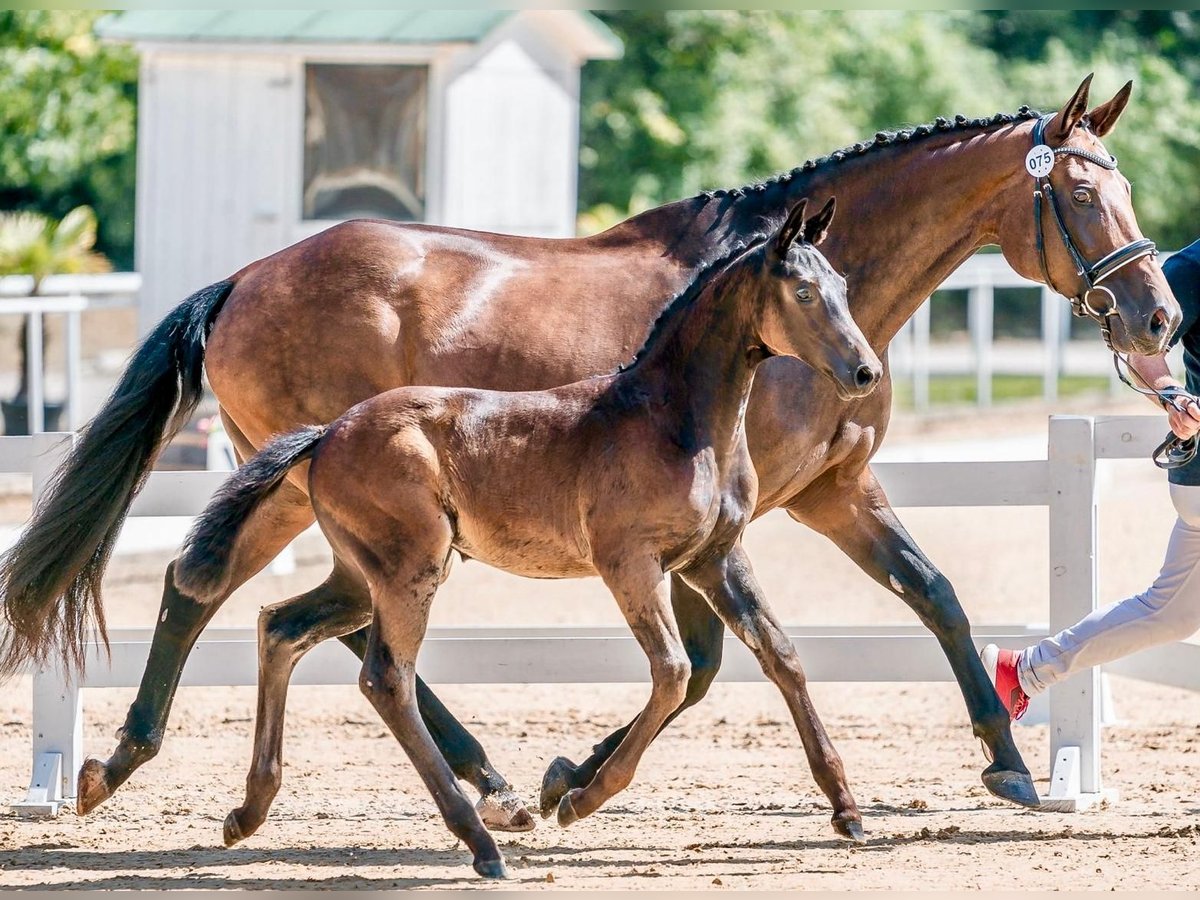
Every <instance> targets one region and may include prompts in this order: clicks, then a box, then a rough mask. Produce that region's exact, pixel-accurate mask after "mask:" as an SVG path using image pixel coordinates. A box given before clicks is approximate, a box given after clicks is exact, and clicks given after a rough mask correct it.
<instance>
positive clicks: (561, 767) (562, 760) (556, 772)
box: [538, 756, 575, 819]
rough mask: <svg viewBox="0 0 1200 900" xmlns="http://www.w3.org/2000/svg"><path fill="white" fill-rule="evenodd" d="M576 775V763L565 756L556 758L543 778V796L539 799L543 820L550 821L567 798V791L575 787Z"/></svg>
mask: <svg viewBox="0 0 1200 900" xmlns="http://www.w3.org/2000/svg"><path fill="white" fill-rule="evenodd" d="M574 774H575V763H573V762H571V761H570V760H569V759H567V758H566V757H565V756H558V757H555V759H554V762H552V763H550V766H549V768H547V769H546V774H545V775H543V776H542V795H541V797H540V798H539V799H538V807H539V809H540V811H541V814H542V818H543V819H548V818H550V816H551V815H552V814H553V813H554V810H555V809H556V808H557V807H558V801H560V800H561V799H562V798H563V797H565V796H566V794H567V791H569V790H571V788H572V787H574V784H572V776H573V775H574Z"/></svg>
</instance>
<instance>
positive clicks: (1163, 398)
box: [1113, 350, 1198, 469]
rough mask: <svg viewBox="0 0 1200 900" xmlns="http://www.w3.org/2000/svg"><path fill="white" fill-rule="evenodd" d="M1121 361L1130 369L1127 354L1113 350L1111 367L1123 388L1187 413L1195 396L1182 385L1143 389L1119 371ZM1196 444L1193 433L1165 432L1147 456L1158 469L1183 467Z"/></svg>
mask: <svg viewBox="0 0 1200 900" xmlns="http://www.w3.org/2000/svg"><path fill="white" fill-rule="evenodd" d="M1122 364H1124V366H1125V368H1126V369H1128V370H1129V371H1131V372H1132V371H1133V366H1131V365H1130V364H1129V357H1128V356H1126V355H1125V354H1124V353H1118V352H1117V351H1115V350H1114V351H1113V368H1115V369H1116V370H1117V377H1118V378H1120V379H1121V381H1122V383H1124V384H1125V385H1126V386H1127V387H1129V388H1131V389H1132V390H1134V391H1136V392H1137V393H1139V394H1141V395H1142V396H1143V397H1153V398H1154V399H1155V400H1157V401H1158V403H1159V405H1160V406H1161V407H1162V408H1163V409H1166V408H1167V404H1170V405H1171V408H1172V409H1174V410H1175V411H1176V412H1181V413H1183V412H1187V404H1188V401H1189V400H1192V401H1194V400H1195V398H1194V397H1193V396H1192V395H1191V394H1189V393H1188V392H1187V391H1185V390H1184V389H1183V388H1177V387H1167V388H1164V389H1163V390H1161V391H1159V390H1155V389H1153V388H1144V387H1141V386H1139V385H1136V384H1134V383H1133V381H1132V379H1130V378H1129V376H1128V375H1126V374H1125V373H1124V372H1123V371H1121V365H1122ZM1197 445H1198V442H1197V436H1196V435H1192V436H1191V437H1190V438H1181V437H1179V436H1178V435H1177V434H1175V433H1174V432H1172V433H1170V434H1168V435H1167V439H1166V440H1165V441H1163V442H1162V443H1161V444H1159V445H1158V447H1156V448H1155V450H1154V452H1153V453H1152V454H1151V455H1150V458H1151V459H1152V460H1154V464H1155V465H1156V466H1158V467H1159V468H1160V469H1178V468H1180V467H1182V466H1186V465H1187V464H1188V463H1190V462H1191V461H1192V460H1193V459H1195V458H1196V450H1197Z"/></svg>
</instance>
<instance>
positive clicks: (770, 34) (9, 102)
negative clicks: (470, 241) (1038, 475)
mask: <svg viewBox="0 0 1200 900" xmlns="http://www.w3.org/2000/svg"><path fill="white" fill-rule="evenodd" d="M599 15H600V16H601V17H602V18H603V19H604V20H605V21H606V22H607V23H608V24H609V25H610V26H611V27H612V28H613V29H614V30H615V31H616V32H617V33H618V34H619V35H620V36H621V37H622V39H623V40H624V41H625V50H626V52H625V57H624V59H621V60H617V61H614V62H593V63H589V64H588V66H587V67H586V68H585V70H584V75H583V86H582V90H583V106H582V113H581V132H582V134H581V148H580V170H581V171H580V203H579V208H580V210H581V215H580V220H579V222H580V229H581V230H582V231H585V232H591V231H596V230H598V229H600V228H603V227H605V226H607V225H609V224H612V223H613V222H615V221H618V220H619V219H621V218H624V217H625V216H627V215H629V214H630V213H634V212H638V211H640V210H642V209H645V208H647V207H649V206H653V205H655V204H658V203H663V202H666V201H669V200H672V199H676V198H678V197H683V196H687V195H689V194H693V193H695V192H697V191H699V190H701V189H704V188H708V187H728V186H732V185H735V184H741V183H744V182H746V181H749V180H751V179H755V178H761V177H764V176H767V175H770V174H773V173H775V172H778V171H781V170H784V169H788V168H791V167H792V166H795V165H797V164H798V163H800V162H802V161H803V160H805V159H807V158H808V157H811V156H817V155H822V154H824V153H828V152H829V151H831V150H833V149H836V148H838V147H841V146H843V145H845V144H848V143H851V142H853V141H856V140H860V139H863V138H866V137H869V136H871V135H872V134H874V132H875V131H877V130H879V129H880V128H890V127H895V126H899V125H903V124H912V123H916V122H925V121H928V120H930V119H932V118H934V117H935V116H937V115H951V114H954V113H959V112H961V113H965V114H967V115H984V114H988V113H992V112H996V111H998V110H1012V109H1014V108H1015V107H1017V106H1019V105H1020V104H1022V103H1029V104H1030V105H1032V106H1040V107H1043V108H1051V107H1053V106H1056V105H1057V104H1059V103H1061V102H1062V101H1063V100H1064V99H1065V97H1066V96H1067V93H1068V92H1069V91H1070V90H1072V89H1073V88H1074V87H1075V85H1076V84H1078V82H1079V79H1080V77H1082V76H1083V75H1084V74H1086V73H1087V72H1091V71H1095V72H1096V81H1095V85H1096V91H1097V93H1098V94H1103V95H1105V97H1107V96H1109V95H1111V94H1112V93H1113V92H1115V91H1116V90H1117V88H1119V87H1120V86H1121V85H1122V84H1124V82H1125V81H1126V80H1128V79H1130V78H1132V79H1134V82H1135V90H1134V98H1133V103H1132V104H1131V106H1130V109H1129V111H1128V112H1127V113H1126V114H1125V118H1124V120H1123V121H1122V123H1121V126H1120V127H1119V128H1118V129H1117V131H1116V132H1115V133H1114V134H1113V135H1112V136H1111V138H1110V139H1109V140H1108V144H1109V148H1110V149H1111V150H1112V151H1113V152H1114V153H1115V154H1116V155H1117V156H1118V157H1119V158H1120V159H1121V163H1122V170H1123V171H1124V172H1125V174H1126V175H1127V176H1128V177H1129V178H1130V179H1131V180H1132V181H1133V182H1134V201H1135V203H1136V205H1137V209H1138V216H1139V220H1140V222H1141V224H1142V227H1143V229H1144V230H1145V231H1146V233H1147V234H1148V235H1149V236H1150V237H1152V238H1154V239H1155V240H1156V241H1158V242H1159V243H1160V244H1161V245H1162V246H1164V247H1168V248H1175V247H1179V246H1181V245H1183V244H1184V243H1186V242H1188V241H1190V240H1192V239H1193V238H1194V237H1195V235H1196V233H1197V232H1198V231H1200V227H1198V226H1197V224H1196V220H1195V216H1194V213H1193V211H1192V203H1191V198H1192V197H1193V196H1194V195H1195V192H1196V189H1197V185H1200V152H1198V151H1197V149H1196V148H1197V147H1198V146H1200V13H1194V12H1186V11H1140V12H1139V11H1129V10H1087V11H1024V10H1022V11H979V10H976V11H953V12H904V11H894V10H893V11H880V10H875V11H868V10H856V11H829V10H826V11H798V12H776V11H753V10H750V11H739V10H671V11H658V12H649V11H640V10H617V11H611V12H602V13H599ZM98 16H99V13H97V12H94V11H85V10H42V11H14V10H3V11H0V98H3V102H0V209H37V210H39V211H41V212H44V213H47V214H49V215H51V216H55V217H57V216H62V215H65V214H66V213H67V211H68V210H70V209H72V208H74V207H75V206H78V205H80V204H88V205H90V206H92V207H93V208H95V210H96V213H97V217H98V219H99V238H98V247H99V249H100V250H102V251H103V252H104V253H105V254H106V255H107V256H109V257H110V258H111V259H112V260H113V261H114V262H115V263H116V265H117V266H118V267H128V266H129V265H131V263H132V259H133V208H134V207H133V204H134V143H135V114H136V88H137V60H136V55H135V54H134V53H133V51H132V50H131V49H130V48H128V47H125V46H109V45H104V44H101V43H100V42H98V41H97V40H96V38H95V37H94V36H93V34H92V25H93V23H94V21H95V19H96V18H97V17H98Z"/></svg>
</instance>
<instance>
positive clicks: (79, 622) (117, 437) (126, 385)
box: [0, 281, 233, 678]
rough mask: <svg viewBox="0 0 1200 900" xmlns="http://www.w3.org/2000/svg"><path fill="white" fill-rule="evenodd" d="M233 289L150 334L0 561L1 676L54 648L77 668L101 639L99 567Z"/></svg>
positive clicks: (192, 403)
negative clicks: (94, 632) (91, 642)
mask: <svg viewBox="0 0 1200 900" xmlns="http://www.w3.org/2000/svg"><path fill="white" fill-rule="evenodd" d="M232 290H233V282H231V281H221V282H218V283H217V284H214V285H210V286H209V287H206V288H204V289H202V290H199V291H197V292H196V293H194V294H192V296H190V297H188V298H187V299H186V300H184V301H183V303H181V304H179V306H177V307H175V309H173V310H172V311H171V312H170V313H168V315H167V317H166V318H164V319H163V320H162V321H161V322H159V324H158V326H157V327H156V328H155V329H154V330H153V331H152V332H150V334H149V335H147V337H146V339H145V340H144V341H142V343H141V345H140V346H139V347H138V348H137V350H136V351H135V352H134V354H133V358H132V359H131V360H130V361H129V365H128V366H126V368H125V372H124V374H122V375H121V380H120V381H119V382H118V383H117V386H116V388H115V389H114V390H113V393H112V396H111V397H109V398H108V402H106V403H105V404H104V407H103V408H102V409H101V410H100V412H99V413H97V414H96V417H95V418H94V419H92V421H91V422H89V423H88V424H87V426H86V427H85V428H84V429H83V430H82V431H81V432H80V434H79V440H78V442H77V443H76V445H75V448H74V449H73V450H72V451H71V454H70V455H69V456H68V457H67V459H66V461H65V462H64V463H63V464H62V465H61V466H60V467H59V469H58V471H56V472H55V473H54V477H53V479H52V480H51V482H50V485H49V489H48V492H47V493H45V494H44V495H43V497H42V500H41V502H39V503H38V506H37V509H36V510H35V511H34V514H33V517H32V518H31V519H30V521H29V524H28V525H27V526H26V528H25V530H24V531H23V532H22V533H21V536H20V538H19V539H18V540H17V542H16V544H15V545H14V546H13V547H12V549H11V550H9V551H8V553H6V554H4V556H3V557H2V558H0V603H2V604H3V619H4V624H5V625H7V628H5V629H4V633H3V635H2V636H0V678H3V677H4V676H7V675H11V674H13V673H14V672H16V671H17V670H18V669H20V668H21V667H22V666H23V665H25V664H26V663H27V662H33V663H44V662H46V660H47V658H48V657H49V656H50V654H51V652H52V651H53V650H54V649H55V646H56V645H57V646H58V647H59V648H60V649H61V652H62V655H63V660H64V662H65V664H66V666H67V667H68V668H71V667H74V668H78V669H82V668H83V660H84V650H85V647H86V644H87V641H88V635H89V631H90V628H89V626H90V624H91V623H93V622H94V623H95V626H96V628H97V629H98V631H99V633H100V637H101V638H102V639H103V640H104V642H105V644H106V645H107V643H108V636H107V634H106V633H105V629H104V609H103V607H102V605H101V600H100V581H101V579H102V578H103V576H104V568H105V566H106V565H107V564H108V558H109V556H110V555H111V554H112V550H113V545H114V544H115V543H116V541H117V535H118V534H119V533H120V531H121V523H122V522H124V521H125V516H126V515H127V514H128V512H129V506H130V504H131V503H132V502H133V498H134V496H135V495H136V494H137V492H138V491H139V490H140V489H141V487H142V485H143V484H144V483H145V481H146V476H147V475H149V473H150V465H151V463H153V461H154V457H155V455H156V454H157V453H158V450H159V448H160V447H161V446H162V445H163V444H165V443H166V442H167V441H169V440H170V439H171V438H172V437H174V436H175V434H176V433H177V432H178V431H179V430H180V429H181V428H182V427H183V426H184V425H186V424H187V421H188V419H189V418H190V417H191V415H192V412H193V411H194V410H195V408H196V404H197V403H199V402H200V398H201V396H202V395H203V374H204V343H205V340H206V339H207V338H208V333H209V331H211V330H212V325H213V322H214V321H215V320H216V317H217V314H218V313H219V312H220V311H221V307H222V305H224V303H225V300H226V298H227V297H228V296H229V294H230V292H231V291H232Z"/></svg>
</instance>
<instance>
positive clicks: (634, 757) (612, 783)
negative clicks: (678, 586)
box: [558, 559, 691, 826]
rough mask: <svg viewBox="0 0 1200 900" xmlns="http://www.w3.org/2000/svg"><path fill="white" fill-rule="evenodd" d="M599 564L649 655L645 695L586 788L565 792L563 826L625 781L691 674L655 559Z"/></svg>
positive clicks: (561, 807) (667, 590) (561, 803)
mask: <svg viewBox="0 0 1200 900" xmlns="http://www.w3.org/2000/svg"><path fill="white" fill-rule="evenodd" d="M598 568H599V569H600V572H601V574H602V575H603V576H604V581H605V584H607V585H608V587H609V588H610V589H611V590H612V592H613V596H614V597H616V600H617V603H618V605H619V606H620V607H621V612H622V613H624V614H625V620H626V621H627V622H629V627H630V628H631V629H632V630H633V636H634V637H635V638H637V641H638V643H639V644H640V645H641V647H642V649H643V650H644V651H645V653H646V656H647V657H648V658H649V660H650V680H651V689H650V699H649V701H647V703H646V707H645V709H643V710H642V712H641V715H639V716H638V717H637V719H636V720H634V722H633V724H632V726H631V727H630V728H629V730H628V732H627V733H626V734H625V738H624V740H622V741H621V744H620V746H618V747H617V749H616V751H615V752H614V753H613V754H612V756H610V757H609V758H608V760H607V761H606V762H605V763H604V765H602V766H601V767H600V769H599V771H598V772H596V775H595V777H594V778H593V779H592V780H591V781H590V782H589V783H588V784H587V785H586V786H585V787H582V788H574V789H573V790H571V791H568V792H567V793H566V794H565V795H564V796H563V798H562V800H561V801H559V804H558V823H559V824H560V825H563V826H567V825H570V824H571V823H572V822H574V821H575V820H576V819H581V818H583V817H584V816H587V815H591V814H592V813H593V812H595V811H596V810H597V809H599V808H600V806H601V805H602V804H604V803H605V802H606V801H607V800H608V799H609V798H610V797H612V796H613V795H614V794H616V793H617V792H618V791H621V790H624V789H625V787H626V786H628V784H629V783H630V781H632V780H633V775H634V772H635V770H636V769H637V764H638V761H639V760H640V759H641V758H642V754H643V753H645V752H646V748H647V747H649V746H650V743H651V742H652V741H653V740H654V736H655V735H656V734H658V732H659V729H661V728H662V726H663V723H664V722H666V720H667V717H668V716H670V715H671V713H672V712H673V711H674V710H676V709H678V708H679V704H680V703H682V702H683V698H684V695H685V693H686V692H687V681H688V675H689V674H690V673H691V665H690V664H689V663H688V658H687V653H686V652H685V651H684V649H683V642H682V641H681V640H680V638H679V632H678V631H677V630H676V627H675V617H674V616H673V615H672V613H671V602H670V582H669V581H668V579H667V576H666V575H665V574H664V573H663V571H662V569H661V568H660V567H659V565H658V563H657V562H655V561H654V560H651V559H644V560H632V561H631V560H623V561H622V562H621V563H620V564H618V565H615V566H613V567H611V568H607V569H606V568H602V567H599V566H598Z"/></svg>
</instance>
